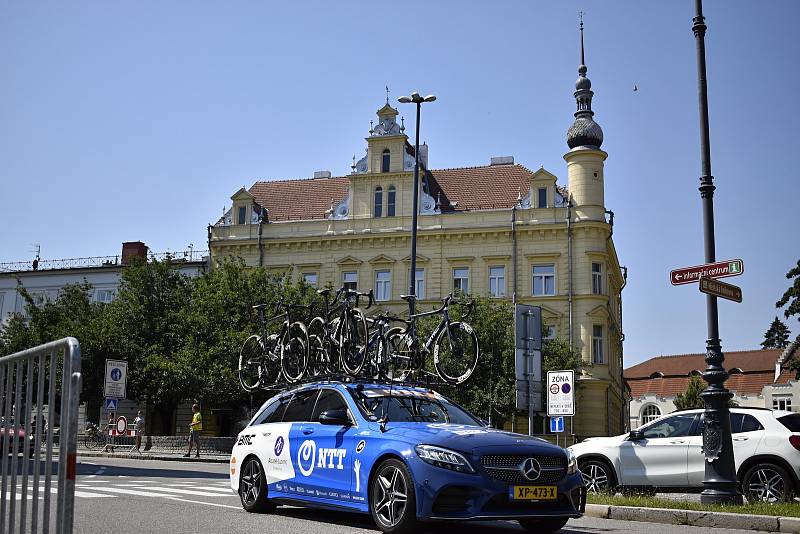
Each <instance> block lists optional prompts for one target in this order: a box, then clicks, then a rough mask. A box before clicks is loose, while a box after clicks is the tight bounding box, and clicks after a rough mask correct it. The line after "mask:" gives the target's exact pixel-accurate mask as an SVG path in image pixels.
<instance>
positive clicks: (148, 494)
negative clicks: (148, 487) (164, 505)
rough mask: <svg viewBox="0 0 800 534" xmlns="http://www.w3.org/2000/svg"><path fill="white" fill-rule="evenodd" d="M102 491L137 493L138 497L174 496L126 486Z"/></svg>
mask: <svg viewBox="0 0 800 534" xmlns="http://www.w3.org/2000/svg"><path fill="white" fill-rule="evenodd" d="M100 491H108V492H111V493H120V494H123V495H136V496H137V497H172V495H169V494H164V493H153V492H152V491H139V490H133V489H124V488H102V489H100Z"/></svg>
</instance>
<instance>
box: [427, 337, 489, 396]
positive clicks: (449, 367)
mask: <svg viewBox="0 0 800 534" xmlns="http://www.w3.org/2000/svg"><path fill="white" fill-rule="evenodd" d="M449 329H450V335H449V336H448V335H447V331H446V330H442V331H441V332H440V333H439V335H438V336H437V338H436V342H435V344H434V346H433V364H434V366H435V367H436V372H437V373H438V374H439V376H440V377H441V378H442V380H444V381H445V382H447V383H448V384H460V383H462V382H464V381H465V380H466V379H467V378H469V377H470V375H471V374H472V372H473V371H474V370H475V366H476V365H478V356H479V353H480V348H479V347H478V336H477V335H476V334H475V331H474V330H473V329H472V327H471V326H470V325H468V324H467V323H460V322H459V323H450V326H449Z"/></svg>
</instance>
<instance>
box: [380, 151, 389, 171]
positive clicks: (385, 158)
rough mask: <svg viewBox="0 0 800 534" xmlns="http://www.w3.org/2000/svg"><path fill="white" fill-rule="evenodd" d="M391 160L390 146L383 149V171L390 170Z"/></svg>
mask: <svg viewBox="0 0 800 534" xmlns="http://www.w3.org/2000/svg"><path fill="white" fill-rule="evenodd" d="M390 160H391V156H390V152H389V149H388V148H385V149H384V150H383V155H382V156H381V172H389V161H390Z"/></svg>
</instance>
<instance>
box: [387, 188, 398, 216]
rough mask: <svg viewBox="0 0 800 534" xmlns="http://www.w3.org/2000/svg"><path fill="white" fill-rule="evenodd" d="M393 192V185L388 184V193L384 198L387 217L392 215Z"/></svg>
mask: <svg viewBox="0 0 800 534" xmlns="http://www.w3.org/2000/svg"><path fill="white" fill-rule="evenodd" d="M395 193H396V191H395V190H394V186H393V185H390V186H389V194H388V195H387V198H386V216H387V217H394V201H395Z"/></svg>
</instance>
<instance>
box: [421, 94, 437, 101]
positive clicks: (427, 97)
mask: <svg viewBox="0 0 800 534" xmlns="http://www.w3.org/2000/svg"><path fill="white" fill-rule="evenodd" d="M434 100H436V95H428V96H426V97H425V100H424V101H425V102H433V101H434Z"/></svg>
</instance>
